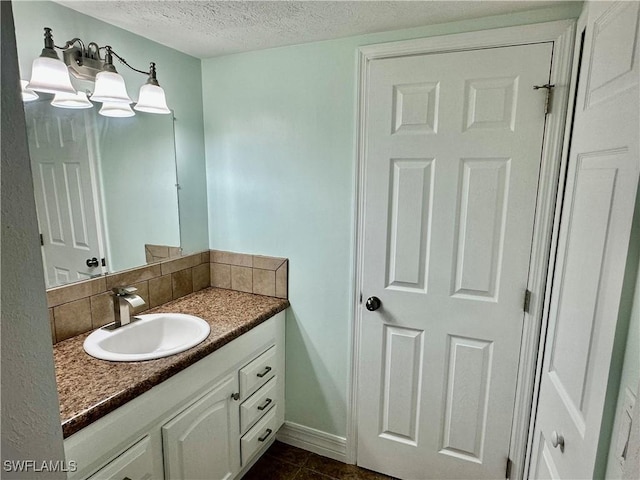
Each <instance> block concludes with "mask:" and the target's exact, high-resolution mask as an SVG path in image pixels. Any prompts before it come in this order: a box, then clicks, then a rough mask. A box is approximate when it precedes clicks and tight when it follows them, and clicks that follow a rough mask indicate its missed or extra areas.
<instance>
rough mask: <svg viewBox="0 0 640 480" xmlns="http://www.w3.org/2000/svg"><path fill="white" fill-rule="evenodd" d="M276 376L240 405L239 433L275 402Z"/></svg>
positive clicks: (244, 430)
mask: <svg viewBox="0 0 640 480" xmlns="http://www.w3.org/2000/svg"><path fill="white" fill-rule="evenodd" d="M277 382H278V377H277V376H274V377H273V378H272V379H271V380H269V381H268V382H267V383H266V384H265V385H263V386H262V387H261V388H260V390H258V391H257V392H256V393H254V394H253V395H251V397H250V398H249V399H247V400H245V401H244V402H243V403H242V405H240V433H244V432H246V431H247V430H248V429H249V428H250V427H251V426H252V425H253V424H254V423H256V422H257V421H258V420H260V418H262V416H263V415H264V414H265V413H267V412H268V411H269V410H271V409H272V408H273V407H274V406H275V404H276V401H277V399H276V395H277V389H276V385H277Z"/></svg>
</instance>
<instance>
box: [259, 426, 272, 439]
mask: <svg viewBox="0 0 640 480" xmlns="http://www.w3.org/2000/svg"><path fill="white" fill-rule="evenodd" d="M272 432H273V430H271V429H270V428H267V431H266V432H264V435H263V436H261V437H260V438H258V441H259V442H264V441H265V440H266V439H267V437H268V436H269V435H271V433H272Z"/></svg>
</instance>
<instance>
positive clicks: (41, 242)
mask: <svg viewBox="0 0 640 480" xmlns="http://www.w3.org/2000/svg"><path fill="white" fill-rule="evenodd" d="M40 245H42V246H43V247H44V237H43V236H42V234H40Z"/></svg>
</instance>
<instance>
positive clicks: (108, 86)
mask: <svg viewBox="0 0 640 480" xmlns="http://www.w3.org/2000/svg"><path fill="white" fill-rule="evenodd" d="M91 100H93V101H94V102H103V103H114V102H115V103H127V104H128V103H133V100H131V98H129V95H128V94H127V87H126V85H125V84H124V78H122V75H120V74H119V73H115V72H100V73H98V74H97V75H96V86H95V89H94V91H93V95H91Z"/></svg>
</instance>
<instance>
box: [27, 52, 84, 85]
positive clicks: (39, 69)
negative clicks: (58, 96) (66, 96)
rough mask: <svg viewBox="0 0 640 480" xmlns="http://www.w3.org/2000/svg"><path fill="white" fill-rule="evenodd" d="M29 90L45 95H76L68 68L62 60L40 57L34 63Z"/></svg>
mask: <svg viewBox="0 0 640 480" xmlns="http://www.w3.org/2000/svg"><path fill="white" fill-rule="evenodd" d="M27 88H30V89H31V90H35V91H37V92H44V93H54V94H55V93H74V94H75V93H76V89H75V88H73V85H71V78H69V69H68V68H67V66H66V65H65V64H64V62H63V61H62V60H58V59H56V58H49V57H38V58H36V59H35V60H34V61H33V65H32V67H31V80H29V84H28V85H27Z"/></svg>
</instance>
